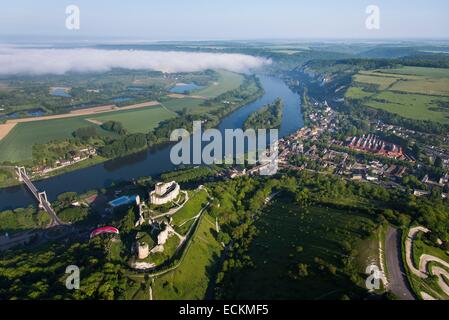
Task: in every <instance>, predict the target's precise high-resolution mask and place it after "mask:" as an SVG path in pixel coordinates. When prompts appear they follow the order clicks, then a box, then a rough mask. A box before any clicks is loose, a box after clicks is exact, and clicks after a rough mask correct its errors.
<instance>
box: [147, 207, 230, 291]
mask: <svg viewBox="0 0 449 320" xmlns="http://www.w3.org/2000/svg"><path fill="white" fill-rule="evenodd" d="M214 221H215V220H214V219H213V218H212V217H211V216H209V215H207V214H205V215H204V216H203V218H202V220H201V222H200V225H199V227H198V230H197V232H196V234H195V235H194V237H193V239H192V243H191V245H190V247H189V249H188V251H187V253H186V255H185V258H184V260H183V261H182V263H181V265H180V266H179V268H177V269H176V270H174V271H172V272H170V273H168V274H166V275H163V276H161V277H159V278H157V279H155V281H154V284H153V296H154V299H157V300H172V299H179V300H201V299H204V298H205V296H206V294H207V292H208V288H209V284H210V281H211V279H213V278H214V274H215V273H216V272H217V270H216V269H217V266H218V263H217V262H218V259H219V257H220V255H221V251H222V249H223V248H222V246H221V245H220V243H219V242H218V241H217V240H216V239H215V236H214V234H215V228H214Z"/></svg>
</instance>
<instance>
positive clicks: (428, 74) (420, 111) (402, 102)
mask: <svg viewBox="0 0 449 320" xmlns="http://www.w3.org/2000/svg"><path fill="white" fill-rule="evenodd" d="M346 99H347V100H349V101H352V102H355V103H358V104H361V105H364V106H367V107H371V108H375V109H383V110H386V111H388V112H391V113H395V114H398V115H400V116H402V117H405V118H409V119H414V120H430V121H434V122H439V123H449V70H447V69H435V68H421V67H403V68H398V69H383V70H376V71H368V72H359V73H358V74H357V75H356V76H355V77H354V79H353V85H352V87H350V88H349V89H348V91H347V92H346Z"/></svg>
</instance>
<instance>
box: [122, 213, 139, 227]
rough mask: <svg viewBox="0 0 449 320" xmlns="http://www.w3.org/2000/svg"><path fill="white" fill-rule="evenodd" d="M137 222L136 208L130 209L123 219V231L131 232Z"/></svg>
mask: <svg viewBox="0 0 449 320" xmlns="http://www.w3.org/2000/svg"><path fill="white" fill-rule="evenodd" d="M135 222H136V215H135V213H134V209H132V208H131V209H129V210H128V212H127V213H126V215H125V217H124V218H123V220H122V232H123V233H129V232H130V231H132V230H133V229H134V225H135Z"/></svg>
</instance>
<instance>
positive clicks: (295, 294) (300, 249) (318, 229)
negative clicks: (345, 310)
mask: <svg viewBox="0 0 449 320" xmlns="http://www.w3.org/2000/svg"><path fill="white" fill-rule="evenodd" d="M375 226H376V225H375V223H373V222H372V220H371V219H369V218H368V217H366V216H364V215H362V214H358V213H351V212H348V211H343V210H336V209H331V208H327V207H318V206H316V207H311V208H308V209H299V208H298V207H297V205H296V204H294V203H292V202H291V200H289V199H286V198H285V199H284V198H280V199H278V200H276V201H275V202H274V203H273V204H272V206H270V207H269V208H267V209H266V211H265V213H264V214H263V216H262V218H261V219H260V220H259V221H258V222H257V223H256V227H257V229H258V230H259V234H258V235H257V236H256V238H255V239H254V241H253V243H252V244H251V246H250V250H249V253H248V255H249V257H250V258H251V261H252V262H253V263H254V267H253V268H246V269H244V270H242V271H239V272H238V273H237V274H236V275H235V277H236V278H235V279H234V281H233V287H232V289H231V290H226V292H229V291H231V293H229V294H231V295H232V296H230V297H227V298H230V299H253V298H255V297H257V298H258V299H300V300H301V299H306V300H309V299H339V298H341V297H342V296H343V295H348V296H349V297H354V298H356V297H359V294H363V291H364V290H366V289H363V288H362V287H360V286H358V285H356V284H355V283H354V282H353V281H352V280H351V276H353V277H354V276H355V277H358V276H357V274H359V273H360V272H363V271H364V269H365V268H366V266H367V264H364V263H363V264H362V265H359V264H357V263H356V262H355V261H359V259H355V260H350V261H352V262H350V264H349V265H345V264H344V263H343V261H344V260H345V257H347V250H348V249H347V248H346V247H348V246H349V248H351V249H352V250H357V251H359V250H361V248H369V247H373V246H367V245H366V244H364V243H365V242H366V241H367V240H366V239H369V238H366V237H367V235H368V234H370V233H373V232H374V229H375ZM362 239H365V240H364V241H362ZM362 244H364V245H363V246H361V245H362ZM374 247H375V246H374ZM363 250H364V251H366V250H365V249H363ZM372 254H373V255H375V254H376V253H375V252H372ZM364 255H366V252H364ZM317 261H322V262H321V263H320V262H317ZM299 264H305V265H307V273H308V274H307V275H304V274H302V275H299V273H298V265H299ZM349 269H350V270H352V272H349V271H348V270H349ZM359 280H360V279H359Z"/></svg>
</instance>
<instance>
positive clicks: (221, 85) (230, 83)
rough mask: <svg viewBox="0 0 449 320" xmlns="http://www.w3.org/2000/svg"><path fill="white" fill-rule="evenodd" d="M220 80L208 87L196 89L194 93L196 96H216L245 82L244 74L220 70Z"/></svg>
mask: <svg viewBox="0 0 449 320" xmlns="http://www.w3.org/2000/svg"><path fill="white" fill-rule="evenodd" d="M217 72H218V73H219V75H220V77H219V79H218V81H217V82H216V83H213V84H212V85H211V86H209V87H207V88H203V89H200V90H195V91H193V92H192V93H193V94H194V95H196V96H202V97H206V98H215V97H218V96H219V95H221V94H223V93H225V92H228V91H231V90H234V89H237V88H238V87H239V86H240V85H241V84H242V83H243V76H242V75H240V74H237V73H234V72H230V71H225V70H219V71H217Z"/></svg>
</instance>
